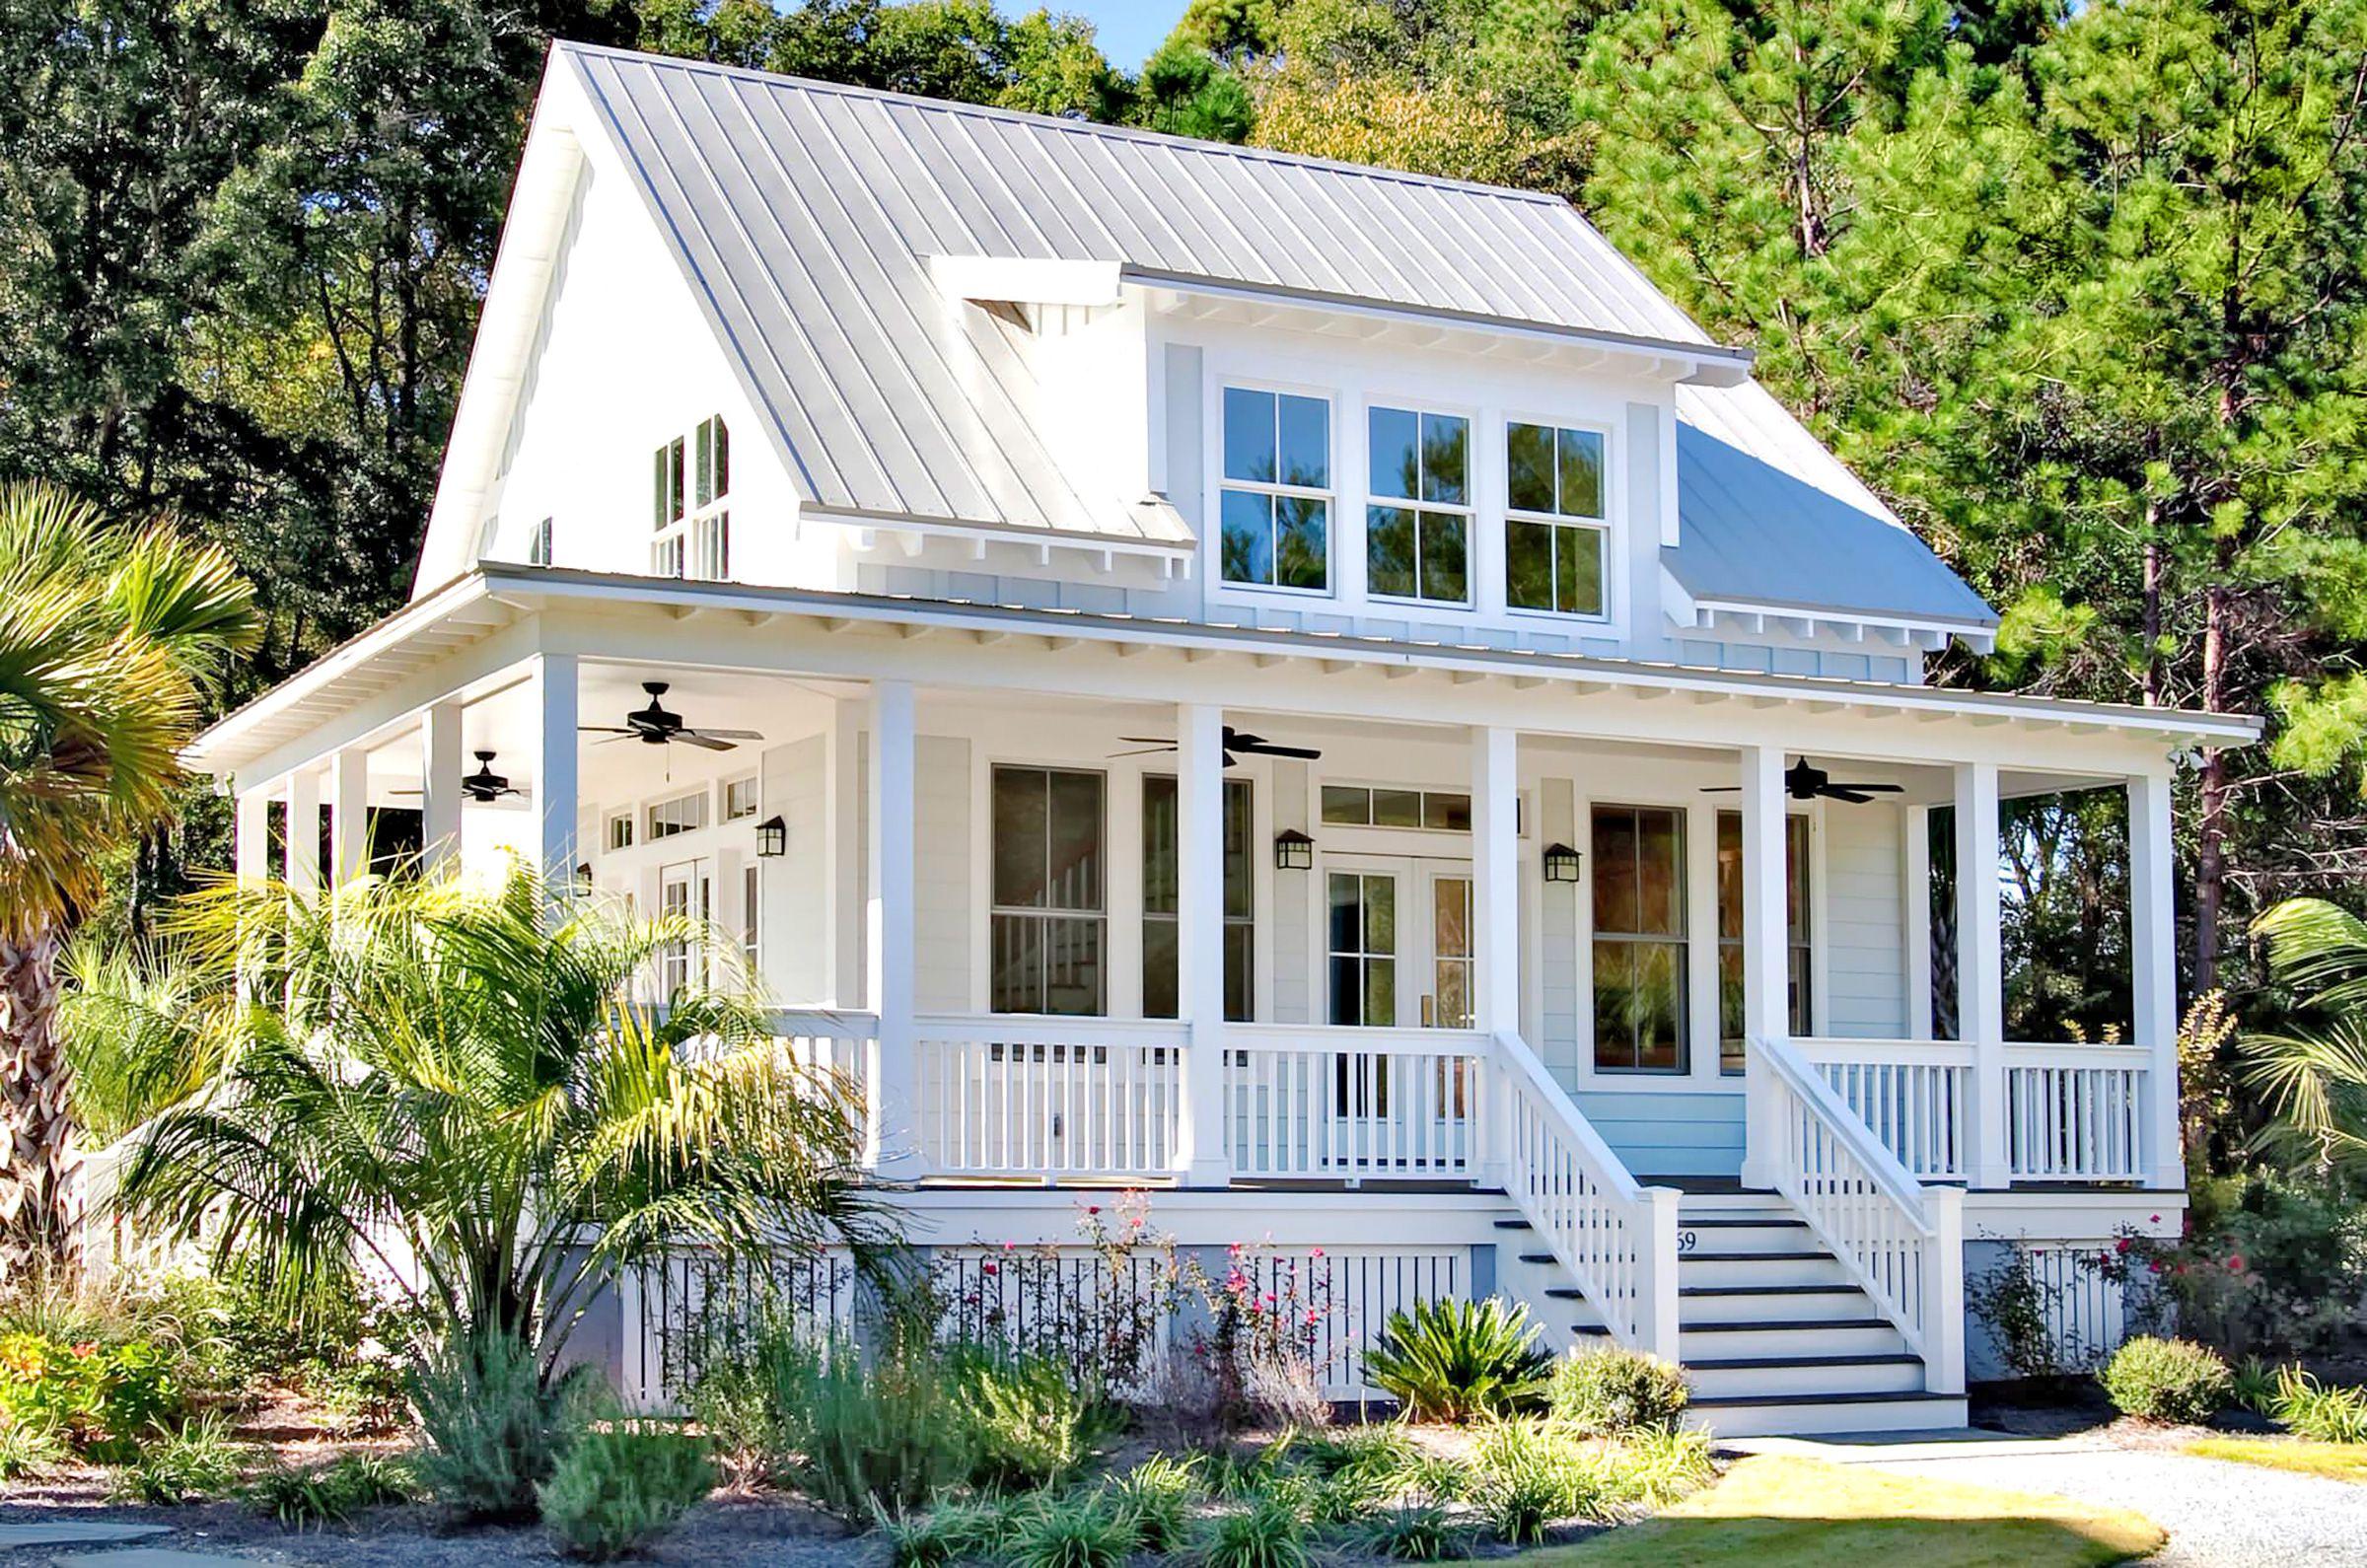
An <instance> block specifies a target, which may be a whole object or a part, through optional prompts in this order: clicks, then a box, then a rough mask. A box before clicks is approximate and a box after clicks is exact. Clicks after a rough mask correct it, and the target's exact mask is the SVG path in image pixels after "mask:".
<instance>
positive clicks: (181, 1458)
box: [108, 1410, 246, 1508]
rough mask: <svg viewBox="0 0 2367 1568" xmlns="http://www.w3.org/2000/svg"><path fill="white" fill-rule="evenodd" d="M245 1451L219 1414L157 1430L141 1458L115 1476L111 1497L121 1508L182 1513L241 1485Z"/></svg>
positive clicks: (143, 1450)
mask: <svg viewBox="0 0 2367 1568" xmlns="http://www.w3.org/2000/svg"><path fill="white" fill-rule="evenodd" d="M245 1461H246V1450H245V1449H244V1448H243V1447H241V1446H240V1444H238V1443H237V1442H236V1441H234V1440H233V1439H232V1437H231V1435H230V1422H229V1421H228V1420H227V1419H226V1418H225V1417H224V1416H223V1415H222V1413H221V1412H220V1411H218V1410H215V1411H208V1412H207V1413H206V1414H205V1415H204V1416H202V1417H200V1418H199V1419H197V1420H195V1421H191V1422H189V1423H188V1424H187V1425H185V1426H183V1427H181V1428H179V1430H174V1429H172V1428H168V1427H163V1426H159V1427H156V1428H153V1429H152V1430H151V1432H150V1434H149V1435H148V1437H147V1439H146V1441H144V1442H143V1443H142V1444H141V1446H140V1449H139V1452H138V1456H137V1458H135V1459H133V1460H132V1461H131V1462H130V1463H128V1464H126V1465H124V1466H123V1467H122V1468H121V1469H119V1470H117V1471H116V1472H115V1476H114V1481H113V1484H112V1485H111V1486H110V1487H109V1489H108V1490H109V1495H111V1496H113V1497H114V1498H115V1499H116V1500H117V1501H119V1502H126V1503H147V1504H149V1505H151V1506H153V1507H162V1508H177V1507H179V1506H180V1505H181V1504H183V1503H198V1502H203V1501H205V1500H206V1499H208V1498H212V1497H220V1496H222V1495H224V1494H225V1493H228V1492H229V1491H231V1490H232V1489H234V1488H235V1487H236V1486H237V1485H238V1484H239V1475H240V1472H241V1470H242V1468H243V1467H244V1465H245Z"/></svg>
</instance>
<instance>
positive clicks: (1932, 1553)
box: [1521, 1455, 2166, 1568]
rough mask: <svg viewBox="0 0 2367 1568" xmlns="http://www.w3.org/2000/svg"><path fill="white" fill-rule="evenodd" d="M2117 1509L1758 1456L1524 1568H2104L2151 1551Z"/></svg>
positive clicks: (2145, 1522) (2153, 1531)
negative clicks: (1671, 1503) (1843, 1566)
mask: <svg viewBox="0 0 2367 1568" xmlns="http://www.w3.org/2000/svg"><path fill="white" fill-rule="evenodd" d="M2165 1538H2166V1537H2165V1536H2164V1535H2163V1533H2162V1531H2161V1528H2160V1527H2159V1526H2157V1525H2155V1524H2154V1523H2153V1522H2152V1521H2151V1520H2149V1519H2146V1518H2145V1517H2144V1516H2143V1515H2140V1514H2132V1513H2130V1512H2128V1511H2127V1510H2125V1509H2117V1508H2092V1507H2090V1506H2088V1505H2087V1504H2084V1503H2076V1502H2073V1501H2071V1500H2070V1499H2069V1498H2063V1497H2035V1496H2028V1495H2025V1494H2023V1493H2020V1492H1999V1491H1992V1490H1990V1489H1989V1488H1987V1487H1983V1486H1965V1485H1961V1484H1959V1483H1957V1482H1953V1481H1932V1480H1924V1479H1921V1478H1919V1477H1916V1476H1909V1475H1894V1474H1891V1473H1888V1472H1887V1471H1882V1470H1875V1469H1869V1468H1866V1467H1865V1466H1862V1465H1845V1464H1829V1463H1827V1462H1825V1461H1822V1460H1811V1459H1796V1458H1792V1457H1790V1456H1785V1455H1759V1456H1757V1457H1755V1458H1752V1459H1747V1460H1744V1461H1742V1462H1741V1463H1739V1464H1737V1465H1735V1466H1734V1468H1733V1469H1731V1470H1729V1471H1727V1473H1726V1477H1725V1479H1723V1480H1721V1481H1720V1482H1718V1484H1717V1485H1715V1486H1713V1487H1711V1488H1709V1489H1708V1490H1706V1491H1702V1492H1696V1493H1694V1494H1693V1495H1692V1496H1691V1497H1689V1498H1686V1500H1685V1501H1684V1502H1682V1503H1679V1504H1678V1505H1677V1506H1676V1507H1674V1508H1671V1509H1669V1510H1667V1511H1666V1512H1664V1513H1662V1514H1660V1515H1659V1516H1658V1517H1656V1518H1654V1519H1651V1520H1647V1521H1646V1522H1644V1523H1643V1524H1640V1525H1633V1526H1629V1527H1628V1528H1626V1529H1624V1530H1615V1531H1613V1532H1609V1533H1608V1534H1604V1535H1600V1536H1597V1537H1596V1538H1595V1539H1593V1540H1589V1541H1582V1542H1580V1543H1579V1544H1577V1545H1575V1546H1564V1547H1559V1548H1555V1549H1552V1550H1548V1551H1543V1552H1539V1553H1536V1554H1534V1555H1533V1556H1529V1557H1524V1558H1522V1559H1521V1561H1522V1562H1523V1563H1524V1564H1527V1565H1530V1568H1812V1565H1813V1568H1829V1565H1831V1564H1835V1563H1861V1564H1880V1563H1912V1564H1914V1568H2104V1565H2105V1564H2108V1563H2116V1562H2123V1561H2126V1560H2128V1559H2129V1558H2132V1557H2142V1556H2145V1555H2147V1554H2149V1553H2151V1552H2153V1551H2155V1550H2157V1549H2159V1548H2160V1546H2161V1544H2162V1542H2163V1540H2164V1539H2165Z"/></svg>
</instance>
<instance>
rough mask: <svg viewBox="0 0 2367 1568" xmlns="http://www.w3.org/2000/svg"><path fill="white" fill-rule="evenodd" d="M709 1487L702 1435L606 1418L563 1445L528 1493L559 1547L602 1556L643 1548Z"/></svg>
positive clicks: (711, 1474)
mask: <svg viewBox="0 0 2367 1568" xmlns="http://www.w3.org/2000/svg"><path fill="white" fill-rule="evenodd" d="M714 1488H715V1463H714V1461H712V1460H710V1459H708V1458H707V1445H706V1442H705V1441H704V1440H703V1439H701V1438H696V1437H692V1436H691V1435H690V1434H689V1433H687V1432H684V1431H682V1430H681V1428H680V1427H677V1426H673V1425H671V1424H663V1423H657V1422H649V1421H633V1420H613V1421H610V1422H607V1423H605V1424H604V1425H601V1426H596V1427H593V1428H591V1429H590V1430H588V1431H586V1432H585V1433H584V1434H583V1435H582V1436H580V1437H578V1438H577V1439H576V1440H575V1442H573V1443H572V1444H570V1445H569V1446H568V1449H567V1452H566V1453H565V1454H564V1455H563V1456H561V1457H560V1459H559V1462H558V1467H557V1468H556V1469H554V1470H553V1471H552V1472H551V1476H550V1479H549V1480H547V1481H545V1482H543V1483H542V1484H541V1485H540V1486H539V1487H538V1488H536V1493H535V1495H536V1497H537V1498H538V1500H539V1501H540V1503H541V1505H542V1523H543V1525H544V1527H545V1528H547V1529H548V1530H549V1531H550V1533H551V1535H552V1536H553V1538H555V1539H556V1540H557V1541H558V1543H559V1546H560V1548H561V1549H562V1550H564V1551H565V1552H566V1553H567V1554H568V1555H569V1556H572V1557H583V1558H586V1559H588V1560H590V1561H592V1562H610V1561H612V1560H614V1559H615V1558H618V1557H625V1556H631V1555H634V1554H637V1553H639V1552H641V1551H642V1550H644V1549H646V1548H647V1547H648V1546H649V1545H650V1544H651V1543H652V1542H654V1541H656V1540H657V1539H658V1538H659V1537H660V1536H662V1535H664V1534H665V1533H666V1532H668V1531H670V1530H672V1529H673V1528H674V1527H675V1525H676V1524H677V1523H678V1522H679V1521H680V1520H681V1517H682V1516H683V1515H684V1514H686V1513H688V1512H689V1511H690V1507H691V1505H692V1504H694V1503H696V1502H698V1501H699V1500H700V1499H701V1498H703V1497H705V1496H706V1495H707V1493H709V1492H710V1491H713V1490H714Z"/></svg>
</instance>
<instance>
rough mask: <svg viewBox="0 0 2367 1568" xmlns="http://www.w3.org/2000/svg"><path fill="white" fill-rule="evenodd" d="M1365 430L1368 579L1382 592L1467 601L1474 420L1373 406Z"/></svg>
mask: <svg viewBox="0 0 2367 1568" xmlns="http://www.w3.org/2000/svg"><path fill="white" fill-rule="evenodd" d="M1366 432H1367V437H1368V448H1367V451H1368V454H1369V463H1368V466H1369V471H1370V489H1369V504H1368V505H1367V507H1366V508H1365V582H1366V587H1367V588H1368V589H1369V590H1370V591H1371V592H1372V593H1374V594H1375V595H1378V596H1380V597H1382V598H1385V599H1419V600H1426V601H1429V602H1431V603H1433V604H1446V605H1468V604H1470V598H1471V485H1470V457H1471V425H1470V420H1468V419H1465V418H1462V417H1461V416H1459V415H1455V414H1426V413H1417V412H1415V411H1413V410H1411V409H1406V408H1375V409H1373V410H1371V412H1370V414H1369V416H1368V418H1367V420H1366Z"/></svg>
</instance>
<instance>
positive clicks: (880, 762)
mask: <svg viewBox="0 0 2367 1568" xmlns="http://www.w3.org/2000/svg"><path fill="white" fill-rule="evenodd" d="M914 716H915V704H914V700H913V694H912V684H911V682H910V681H907V680H875V681H873V682H872V685H871V715H870V725H871V758H870V774H871V777H870V786H871V789H870V796H871V877H870V886H869V888H868V890H867V893H868V896H867V898H866V900H865V905H864V929H865V935H866V941H865V942H864V945H863V952H864V969H865V973H864V996H865V1000H866V1001H868V1002H869V1004H870V1006H871V1010H872V1012H874V1013H876V1014H877V1015H879V1020H880V1028H879V1034H878V1036H877V1038H875V1039H874V1040H873V1041H872V1047H871V1070H870V1072H869V1074H868V1077H869V1079H870V1091H871V1098H870V1107H871V1108H870V1116H869V1121H868V1125H867V1128H866V1132H865V1138H864V1159H865V1163H866V1164H868V1165H869V1166H871V1168H872V1169H873V1170H875V1171H878V1172H880V1173H882V1174H883V1175H889V1176H914V1175H917V1174H918V1168H917V1162H916V1160H915V1154H916V1150H917V1144H918V1133H919V1130H920V1129H919V1126H918V1118H919V1114H920V1104H919V1094H918V1090H919V1086H920V1080H919V1075H918V1073H917V1071H916V1069H915V1064H914V1062H913V1040H912V1012H913V1009H912V986H913V979H914V961H913V945H914V924H913V909H912V900H913V842H912V840H913V835H914V833H915V832H916V831H917V830H918V825H919V824H918V822H917V821H916V820H915V817H914V801H915V794H914V784H913V769H914V755H913V753H914V747H913V739H912V732H913V725H914Z"/></svg>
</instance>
